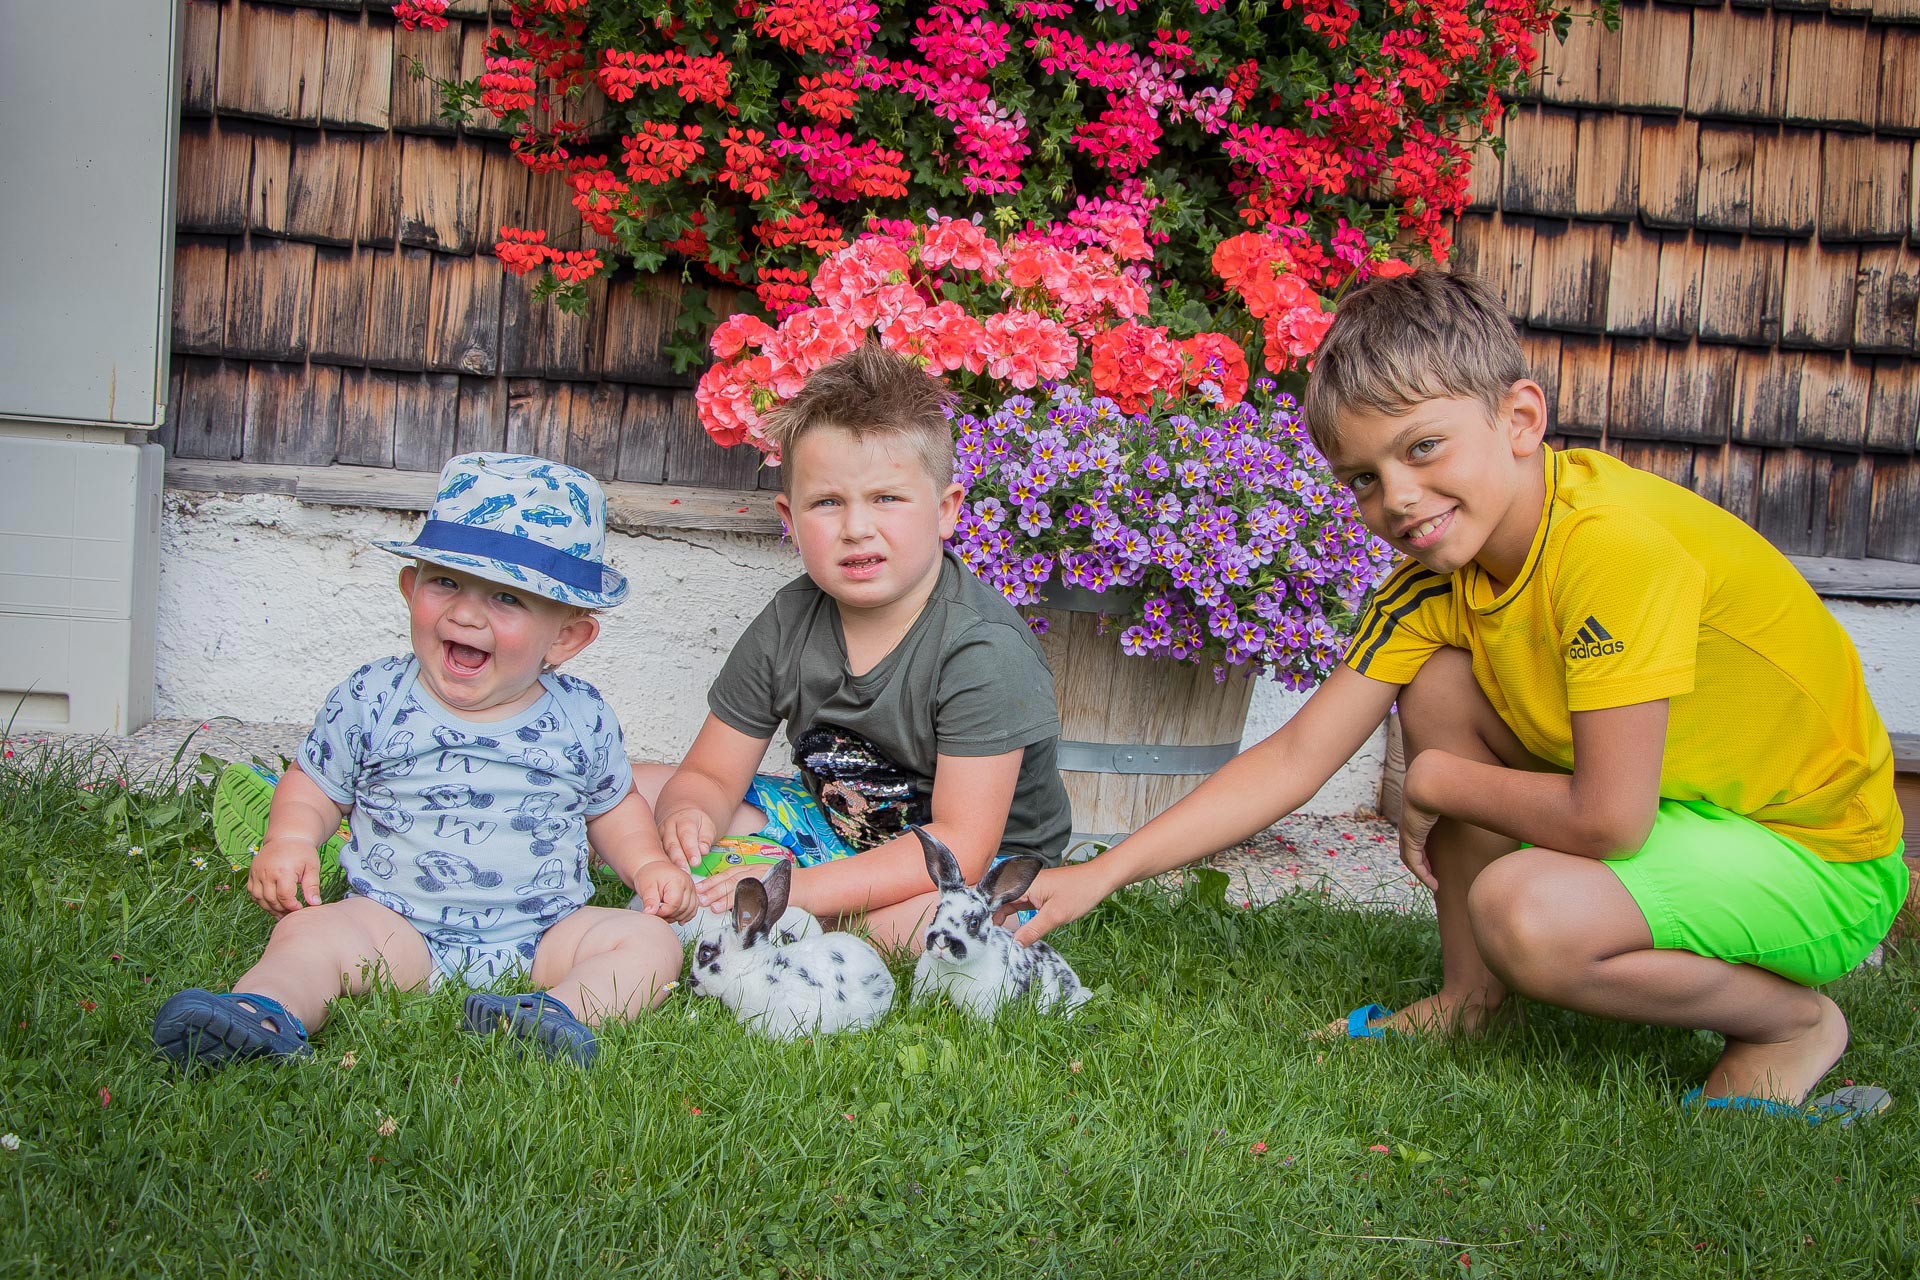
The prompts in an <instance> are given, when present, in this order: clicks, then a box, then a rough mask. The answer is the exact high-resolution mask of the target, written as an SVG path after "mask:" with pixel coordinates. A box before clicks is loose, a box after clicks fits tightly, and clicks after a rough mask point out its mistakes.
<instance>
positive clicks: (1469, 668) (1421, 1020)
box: [1328, 649, 1549, 1034]
mask: <svg viewBox="0 0 1920 1280" xmlns="http://www.w3.org/2000/svg"><path fill="white" fill-rule="evenodd" d="M1400 728H1401V731H1402V732H1403V733H1404V734H1405V735H1406V743H1407V759H1408V760H1412V759H1413V758H1414V757H1415V756H1417V755H1419V754H1420V753H1421V752H1422V751H1425V750H1427V749H1428V748H1430V747H1437V748H1439V749H1440V750H1443V751H1448V752H1452V753H1453V754H1455V755H1459V756H1464V757H1466V758H1468V759H1470V760H1479V761H1482V762H1484V763H1486V764H1499V765H1505V766H1507V767H1508V768H1513V769H1528V770H1540V769H1545V768H1548V767H1549V766H1547V765H1546V764H1545V763H1543V762H1542V761H1540V760H1538V759H1536V758H1534V757H1533V756H1532V755H1531V754H1529V753H1528V751H1527V749H1526V748H1525V747H1523V746H1522V745H1521V744H1520V740H1519V739H1518V738H1516V737H1515V736H1514V734H1513V730H1511V729H1509V728H1508V727H1507V726H1506V723H1505V722H1504V721H1502V720H1501V719H1500V716H1499V715H1498V713H1496V712H1495V711H1494V709H1493V704H1492V703H1490V702H1488V701H1487V696H1486V694H1484V693H1482V692H1481V691H1480V686H1479V685H1478V684H1476V683H1475V682H1474V679H1473V664H1472V660H1471V659H1470V658H1469V657H1468V655H1467V653H1466V651H1465V650H1463V649H1442V650H1440V651H1439V652H1438V653H1435V654H1434V655H1433V657H1431V658H1429V659H1428V660H1427V663H1426V665H1425V666H1424V667H1422V668H1421V669H1420V674H1419V675H1417V676H1415V677H1414V679H1413V683H1412V684H1410V685H1408V686H1407V687H1406V689H1405V690H1403V691H1402V692H1401V694H1400ZM1519 847H1520V846H1519V842H1518V841H1516V840H1511V839H1508V838H1507V837H1506V836H1503V835H1500V834H1498V833H1496V832H1492V831H1488V830H1486V829H1485V828H1483V827H1475V826H1470V825H1468V824H1466V823H1464V822H1456V821H1454V820H1453V819H1451V818H1442V819H1441V820H1440V821H1439V822H1437V823H1435V824H1434V827H1433V831H1432V832H1431V833H1430V834H1429V835H1428V836H1427V857H1428V859H1429V860H1430V862H1431V864H1432V866H1433V874H1434V878H1435V879H1437V880H1439V882H1440V889H1439V892H1438V893H1436V894H1435V895H1434V909H1435V911H1436V913H1437V914H1438V915H1439V918H1440V990H1439V991H1437V992H1435V993H1434V994H1432V995H1430V996H1426V997H1424V998H1422V999H1419V1000H1416V1001H1414V1002H1413V1003H1411V1004H1409V1005H1407V1006H1406V1007H1405V1008H1403V1009H1401V1010H1399V1011H1398V1012H1397V1013H1395V1014H1394V1016H1393V1017H1392V1018H1390V1019H1388V1020H1387V1021H1386V1023H1385V1024H1384V1025H1386V1026H1389V1027H1392V1028H1395V1029H1396V1030H1401V1031H1423V1032H1429V1033H1436V1032H1460V1033H1464V1034H1473V1033H1476V1032H1479V1031H1481V1030H1483V1029H1484V1028H1485V1027H1486V1025H1487V1023H1488V1021H1489V1020H1490V1019H1491V1018H1492V1016H1493V1014H1494V1012H1495V1010H1497V1009H1498V1008H1499V1007H1500V1004H1501V1002H1502V1001H1504V1000H1505V999H1506V996H1507V988H1506V985H1505V984H1504V983H1502V982H1501V981H1500V979H1499V977H1498V976H1497V975H1496V974H1495V973H1494V972H1493V970H1491V969H1490V968H1488V967H1487V962H1486V960H1485V959H1484V958H1483V957H1482V956H1481V954H1480V946H1479V943H1478V942H1477V941H1476V940H1475V939H1474V934H1473V925H1472V923H1471V922H1470V921H1469V919H1468V916H1467V895H1468V893H1469V892H1470V891H1471V890H1472V888H1473V885H1474V882H1475V880H1476V879H1478V877H1479V875H1480V873H1481V872H1482V871H1484V870H1485V869H1486V868H1487V867H1488V866H1490V865H1492V863H1493V862H1494V861H1495V860H1496V859H1498V858H1501V857H1504V856H1505V855H1507V854H1509V853H1512V852H1513V851H1514V850H1515V849H1517V848H1519ZM1328 1029H1329V1030H1330V1031H1334V1032H1339V1033H1344V1031H1345V1029H1346V1023H1345V1022H1344V1021H1340V1022H1336V1023H1333V1024H1331V1026H1330V1027H1329V1028H1328Z"/></svg>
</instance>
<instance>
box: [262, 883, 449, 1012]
mask: <svg viewBox="0 0 1920 1280" xmlns="http://www.w3.org/2000/svg"><path fill="white" fill-rule="evenodd" d="M376 972H384V973H385V974H386V975H387V977H388V978H389V980H390V981H392V983H393V985H394V986H396V987H398V988H400V989H401V990H408V989H410V988H413V987H418V986H421V985H423V984H424V983H425V982H426V980H427V978H428V976H429V975H430V974H431V973H432V972H433V960H432V958H431V957H430V956H429V955H428V954H427V944H426V940H425V939H424V938H422V937H421V936H420V933H419V931H418V930H417V929H415V928H414V927H413V926H412V925H411V924H409V923H407V921H406V919H405V918H404V917H402V916H400V915H399V914H397V913H396V912H393V911H389V910H388V909H387V908H385V907H383V906H381V905H380V904H379V903H377V902H374V901H373V900H372V899H370V898H343V899H341V900H340V901H339V902H329V903H326V904H324V905H322V906H317V907H302V908H301V909H300V910H298V911H295V912H294V913H292V914H291V915H287V916H282V917H281V918H280V921H279V923H278V924H276V925H274V926H273V937H272V938H271V939H269V940H268V942H267V949H266V952H265V953H264V954H263V955H261V957H260V960H259V963H257V964H255V965H254V966H253V968H251V969H249V970H247V971H246V972H245V973H243V974H241V975H240V977H239V979H238V980H237V981H236V982H235V983H234V984H233V989H234V990H235V991H251V992H253V993H255V994H256V995H263V996H271V997H272V998H273V999H275V1000H278V1001H279V1002H280V1003H281V1004H283V1005H285V1006H286V1007H287V1012H289V1013H291V1014H292V1015H293V1016H294V1017H296V1018H298V1019H300V1021H301V1022H302V1023H303V1024H305V1026H306V1028H307V1030H308V1031H309V1032H312V1031H317V1030H319V1028H320V1025H321V1024H322V1023H324V1022H325V1021H326V1020H327V1002H328V1001H329V1000H332V999H333V998H334V997H335V996H338V995H353V996H357V995H359V994H360V993H361V992H363V991H365V990H366V989H367V984H368V983H369V982H370V981H371V980H372V978H373V976H374V974H375V973H376ZM283 1029H284V1028H283Z"/></svg>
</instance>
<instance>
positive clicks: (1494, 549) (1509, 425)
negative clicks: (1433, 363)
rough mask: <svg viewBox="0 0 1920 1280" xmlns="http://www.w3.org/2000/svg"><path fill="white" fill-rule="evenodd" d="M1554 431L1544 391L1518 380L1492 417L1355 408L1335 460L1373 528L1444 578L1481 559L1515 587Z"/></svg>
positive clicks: (1449, 408) (1436, 408)
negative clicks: (1545, 440)
mask: <svg viewBox="0 0 1920 1280" xmlns="http://www.w3.org/2000/svg"><path fill="white" fill-rule="evenodd" d="M1545 433H1546V401H1545V397H1544V395H1543V393H1542V392H1541V390H1540V387H1539V384H1537V383H1535V382H1532V381H1529V380H1525V379H1523V380H1521V381H1519V382H1516V383H1515V384H1514V385H1513V387H1512V388H1511V389H1510V390H1509V391H1508V393H1507V396H1506V398H1505V399H1504V400H1503V401H1502V403H1501V406H1500V409H1499V411H1498V412H1496V413H1494V414H1493V415H1491V420H1489V415H1488V413H1487V407H1486V406H1485V405H1484V404H1482V403H1480V401H1478V400H1473V399H1458V398H1448V399H1441V400H1426V401H1422V402H1421V403H1420V404H1418V405H1415V406H1414V407H1413V408H1412V409H1410V410H1408V411H1407V412H1406V413H1403V414H1399V415H1389V414H1384V413H1380V412H1377V411H1375V410H1370V409H1352V410H1347V411H1345V412H1343V413H1341V415H1340V422H1339V430H1338V432H1337V436H1336V439H1335V440H1334V442H1333V450H1332V453H1331V454H1330V456H1329V457H1328V459H1327V461H1328V463H1329V464H1330V465H1331V466H1332V468H1333V472H1334V474H1335V475H1336V476H1338V477H1339V478H1340V480H1341V482H1342V483H1344V484H1346V485H1347V487H1348V488H1350V489H1351V490H1352V491H1353V496H1354V501H1355V503H1356V504H1357V505H1358V506H1359V508H1360V518H1361V519H1362V520H1364V521H1365V522H1366V525H1367V528H1368V529H1370V530H1372V531H1373V532H1374V533H1375V534H1377V535H1378V536H1380V537H1381V538H1384V539H1386V541H1387V542H1389V543H1390V544H1392V546H1393V548H1394V549H1395V550H1396V551H1399V552H1402V553H1403V554H1405V555H1409V556H1411V557H1413V558H1414V559H1415V560H1418V561H1419V562H1420V563H1421V564H1423V565H1425V566H1426V567H1427V568H1429V569H1432V570H1434V571H1435V572H1436V573H1453V572H1456V571H1457V570H1459V569H1461V568H1462V567H1464V566H1465V565H1466V564H1467V563H1468V562H1469V561H1478V562H1479V563H1480V566H1481V567H1482V568H1483V569H1485V570H1486V571H1487V572H1488V573H1489V574H1490V575H1492V577H1493V578H1494V580H1495V581H1496V582H1499V583H1507V582H1511V581H1512V580H1513V577H1514V575H1515V574H1517V573H1518V572H1519V570H1520V567H1521V566H1522V565H1523V564H1524V563H1525V562H1526V558H1527V553H1528V551H1529V550H1531V548H1532V546H1533V535H1534V531H1535V529H1536V528H1537V527H1538V525H1539V521H1540V510H1541V505H1542V503H1543V501H1544V499H1545V493H1544V485H1545V481H1544V479H1543V478H1542V476H1541V471H1540V466H1539V464H1538V463H1537V462H1535V461H1533V457H1534V455H1535V454H1536V453H1538V452H1539V449H1540V442H1541V437H1542V436H1543V435H1545Z"/></svg>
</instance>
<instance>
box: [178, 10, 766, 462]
mask: <svg viewBox="0 0 1920 1280" xmlns="http://www.w3.org/2000/svg"><path fill="white" fill-rule="evenodd" d="M185 5H186V39H185V41H184V46H185V50H184V59H185V75H184V79H183V90H182V102H181V113H182V118H181V127H180V165H179V175H180V177H179V189H178V207H177V210H176V222H177V227H176V230H177V237H176V250H175V262H174V316H173V365H172V389H171V395H170V397H169V406H170V408H169V412H168V422H167V425H166V428H165V429H164V431H163V433H162V441H163V443H165V444H166V445H167V447H168V449H169V450H170V451H171V452H172V453H173V455H174V456H176V457H181V458H204V459H222V460H242V461H249V462H260V463H303V464H316V465H317V464H327V463H334V462H339V463H351V464H356V465H361V466H380V467H399V468H404V469H414V470H423V471H432V470H437V469H438V468H439V466H440V464H441V462H442V461H444V460H445V459H446V457H447V456H448V455H449V454H451V453H454V452H456V451H459V450H464V449H478V448H491V449H503V448H504V449H515V450H520V449H524V450H527V451H530V452H536V453H543V454H546V455H549V456H552V457H562V458H565V459H566V460H568V461H571V462H574V463H576V464H578V465H580V466H583V467H586V468H588V469H589V470H591V471H592V472H593V473H594V474H595V475H598V476H600V477H601V478H603V479H619V480H633V481H653V482H658V481H671V482H675V483H679V484H686V485H701V486H716V487H723V488H735V489H738V488H752V487H754V486H755V485H756V484H757V483H759V482H760V481H761V479H762V477H761V476H760V475H759V474H758V470H759V469H758V467H757V455H756V454H755V452H754V451H753V450H750V449H732V450H727V449H721V448H719V447H718V446H716V445H714V444H713V443H712V442H711V441H710V440H708V439H707V437H706V435H705V433H704V432H702V431H701V430H700V427H699V424H698V422H697V421H696V420H695V416H694V411H693V393H692V391H691V386H692V382H693V379H692V377H691V376H688V375H678V374H675V373H674V372H673V370H672V366H671V364H670V363H669V362H668V361H666V360H665V359H664V358H663V357H662V356H661V355H660V353H659V348H660V345H661V343H662V341H663V338H664V335H665V334H666V333H667V332H668V331H670V329H671V327H672V324H673V320H674V318H675V316H676V315H677V313H678V294H679V286H678V280H677V277H673V276H669V277H664V278H657V279H654V280H650V281H648V282H647V284H648V288H647V289H646V290H645V291H643V292H641V293H639V294H636V293H635V292H634V290H633V288H632V283H633V282H632V279H631V276H630V274H629V275H628V276H627V277H624V278H623V277H621V276H615V277H614V278H613V279H612V280H611V281H608V280H606V279H604V278H602V279H599V280H596V281H594V282H593V289H592V306H591V307H590V309H589V311H588V312H587V314H586V315H584V316H570V315H565V314H563V313H561V312H560V311H558V310H556V309H555V308H553V307H552V306H550V305H547V304H544V303H534V302H533V301H532V300H531V298H530V297H529V292H528V279H521V278H516V277H514V276H510V275H508V274H506V273H505V272H504V271H502V270H501V269H500V266H499V264H498V263H497V262H495V261H494V259H493V257H492V256H491V246H492V245H493V243H494V241H495V239H496V238H497V232H498V229H499V228H500V227H501V226H502V225H503V224H504V225H517V226H531V227H544V228H547V229H548V231H549V232H550V235H549V239H550V241H551V242H553V243H557V244H560V245H562V246H563V247H568V248H574V247H595V246H597V247H601V248H603V249H604V248H605V247H606V246H605V242H604V241H601V240H599V239H598V237H595V236H594V235H593V234H592V233H590V232H585V231H583V229H582V228H581V226H580V219H579V215H578V214H577V213H576V212H575V211H574V209H573V208H572V206H571V205H570V204H569V202H568V198H569V195H570V192H569V191H568V190H567V188H566V186H565V185H564V184H563V183H562V182H560V181H559V180H558V178H557V177H546V178H541V179H539V180H537V181H536V180H534V179H533V176H532V175H531V174H530V172H529V171H528V170H527V168H526V167H525V166H524V165H522V164H521V163H520V162H519V161H517V160H515V159H514V158H513V157H512V156H511V155H510V154H509V153H508V150H507V144H506V139H505V137H504V135H502V134H501V133H499V132H498V130H497V129H495V128H493V127H492V126H493V125H494V123H495V122H494V121H493V119H492V117H491V116H488V115H486V114H485V113H477V114H476V116H475V117H473V118H469V119H467V120H465V121H461V122H458V123H450V122H447V121H444V120H442V119H441V118H440V99H439V93H438V90H437V89H436V88H435V87H434V85H433V84H432V83H431V81H430V80H428V79H425V78H421V77H419V76H416V74H415V67H416V66H418V67H420V68H422V69H424V70H425V71H426V73H427V74H428V75H429V76H432V77H437V78H440V79H453V78H456V77H467V76H472V75H475V74H477V73H478V71H479V69H480V60H481V43H482V40H483V39H484V37H485V35H486V32H487V28H488V26H489V20H488V16H487V4H486V0H454V3H453V5H452V7H451V9H450V11H449V12H450V15H451V16H452V17H453V18H454V19H455V20H454V21H453V22H452V23H451V24H450V25H449V27H448V29H447V30H445V31H443V32H424V31H412V32H410V31H405V30H402V29H401V28H400V27H399V26H398V25H397V24H396V23H395V22H394V21H393V19H392V17H391V16H390V13H389V12H388V11H389V9H390V7H391V6H390V5H388V4H381V3H378V2H377V0H374V2H372V3H367V4H361V3H356V2H353V0H302V2H298V3H258V2H256V0H185ZM587 111H588V113H589V115H592V114H596V113H595V112H594V109H593V108H592V107H591V106H590V107H588V108H587ZM529 279H530V278H529ZM715 301H716V302H718V301H719V299H717V298H716V299H715Z"/></svg>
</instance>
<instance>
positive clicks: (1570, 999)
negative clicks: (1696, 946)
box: [1468, 849, 1847, 1103]
mask: <svg viewBox="0 0 1920 1280" xmlns="http://www.w3.org/2000/svg"><path fill="white" fill-rule="evenodd" d="M1468 910H1469V913H1470V914H1471V916H1472V919H1473V928H1474V933H1475V936H1476V937H1477V938H1478V939H1479V942H1480V950H1481V953H1482V954H1483V955H1485V956H1486V958H1487V961H1488V963H1489V964H1491V965H1492V967H1493V969H1494V970H1495V971H1496V972H1498V973H1499V974H1500V975H1501V976H1502V977H1503V978H1504V979H1505V981H1506V982H1507V984H1508V985H1509V986H1511V987H1512V988H1513V989H1514V990H1516V991H1518V992H1520V993H1521V994H1522V995H1525V996H1528V997H1530V998H1532V999H1535V1000H1542V1001H1545V1002H1547V1003H1549V1004H1557V1005H1559V1006H1561V1007H1562V1008H1566V1009H1573V1010H1576V1011H1577V1012H1580V1013H1587V1014H1593V1015H1594V1016H1596V1017H1602V1018H1617V1019H1619V1020H1620V1021H1623V1022H1642V1023H1651V1024H1655V1025H1659V1026H1668V1027H1699V1028H1704V1029H1706V1030H1708V1031H1716V1032H1719V1033H1720V1034H1721V1035H1723V1036H1725V1037H1726V1038H1727V1045H1726V1050H1725V1052H1723V1053H1722V1054H1721V1055H1720V1060H1719V1061H1718V1062H1716V1063H1715V1064H1714V1066H1713V1070H1712V1071H1710V1072H1709V1073H1708V1075H1707V1082H1706V1093H1707V1094H1708V1095H1709V1096H1715V1097H1717V1096H1720V1095H1722V1094H1728V1093H1738V1094H1747V1095H1750V1096H1754V1097H1765V1098H1777V1099H1781V1100H1783V1101H1786V1102H1792V1103H1798V1102H1800V1101H1801V1100H1802V1099H1803V1098H1805V1096H1806V1095H1807V1093H1808V1092H1809V1091H1810V1090H1811V1089H1812V1088H1813V1086H1814V1085H1815V1084H1817V1083H1819V1081H1820V1077H1821V1076H1824V1075H1825V1074H1826V1073H1827V1071H1828V1070H1829V1069H1830V1068H1831V1067H1832V1066H1833V1064H1834V1063H1835V1062H1837V1061H1838V1060H1839V1058H1840V1054H1841V1053H1842V1052H1843V1051H1844V1050H1845V1049H1846V1047H1847V1020H1846V1017H1845V1015H1843V1014H1842V1013H1841V1012H1840V1007H1839V1006H1838V1005H1836V1004H1835V1003H1834V1002H1833V1001H1832V1000H1829V999H1828V998H1827V997H1826V996H1824V995H1821V994H1820V993H1819V992H1817V991H1813V990H1810V989H1809V988H1806V987H1803V986H1800V985H1799V984H1798V983H1794V982H1790V981H1788V980H1787V979H1785V978H1782V977H1780V976H1779V975H1777V974H1773V973H1769V972H1767V971H1766V970H1765V969H1758V968H1755V967H1754V966H1752V965H1746V964H1731V963H1729V962H1727V961H1725V960H1714V959H1710V958H1708V957H1706V956H1702V955H1696V954H1695V953H1693V952H1691V951H1681V950H1675V949H1656V948H1655V947H1654V945H1653V935H1652V933H1651V932H1650V931H1649V930H1648V928H1647V922H1646V917H1645V916H1644V915H1643V914H1642V913H1641V911H1640V908H1639V907H1638V906H1637V905H1635V903H1634V901H1633V897H1632V895H1630V894H1629V893H1628V892H1627V890H1626V887H1625V886H1624V885H1622V884H1621V883H1620V880H1619V877H1617V876H1615V875H1614V874H1613V872H1612V871H1610V870H1608V869H1607V867H1606V865H1605V864H1604V863H1602V862H1599V861H1597V860H1595V859H1592V858H1582V857H1577V856H1575V855H1573V854H1566V853H1558V852H1555V851H1553V850H1549V849H1523V850H1521V851H1520V852H1518V853H1515V854H1513V855H1512V856H1510V857H1508V858H1505V859H1503V860H1502V861H1501V862H1500V863H1499V865H1497V866H1495V867H1492V868H1489V869H1488V870H1487V871H1486V872H1485V873H1484V874H1482V875H1481V876H1480V878H1479V879H1478V880H1477V881H1476V882H1475V884H1474V887H1473V892H1472V895H1471V901H1470V902H1469V904H1468Z"/></svg>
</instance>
